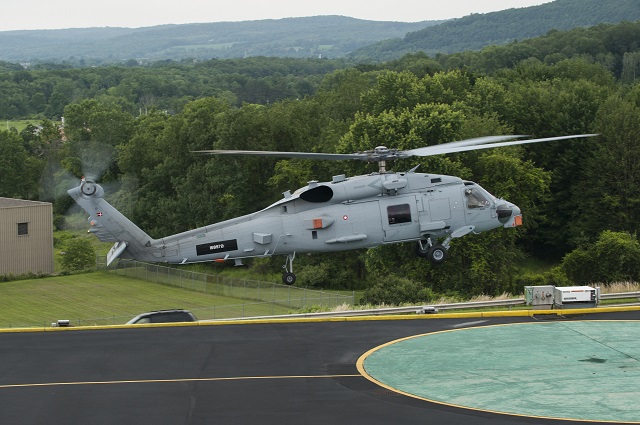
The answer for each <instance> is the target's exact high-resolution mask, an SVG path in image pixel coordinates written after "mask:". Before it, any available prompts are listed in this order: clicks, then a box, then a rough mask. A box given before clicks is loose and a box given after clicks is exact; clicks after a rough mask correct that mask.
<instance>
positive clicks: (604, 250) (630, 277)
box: [561, 230, 640, 285]
mask: <svg viewBox="0 0 640 425" xmlns="http://www.w3.org/2000/svg"><path fill="white" fill-rule="evenodd" d="M561 270H562V271H563V272H564V273H565V274H566V275H567V277H568V278H569V279H570V280H571V281H572V282H574V283H575V284H578V285H586V284H591V283H613V282H627V281H636V282H637V281H638V280H640V242H638V239H637V238H636V236H635V235H632V234H630V233H627V232H612V231H610V230H605V231H604V232H602V233H601V234H600V236H599V237H598V239H597V240H596V241H595V243H592V244H588V245H584V246H581V247H579V248H577V249H575V250H574V251H572V252H570V253H569V254H567V255H566V256H565V257H564V258H563V260H562V264H561Z"/></svg>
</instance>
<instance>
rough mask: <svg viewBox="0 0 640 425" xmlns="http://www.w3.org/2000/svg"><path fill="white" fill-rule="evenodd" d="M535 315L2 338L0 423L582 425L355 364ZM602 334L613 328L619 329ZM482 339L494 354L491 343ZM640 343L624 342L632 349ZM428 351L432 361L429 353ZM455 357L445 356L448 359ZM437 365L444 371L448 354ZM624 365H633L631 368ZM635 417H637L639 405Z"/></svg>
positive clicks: (630, 316)
mask: <svg viewBox="0 0 640 425" xmlns="http://www.w3.org/2000/svg"><path fill="white" fill-rule="evenodd" d="M638 319H640V313H639V312H637V311H632V312H624V313H604V314H590V315H582V316H578V317H572V318H571V320H572V321H579V322H584V323H586V324H585V325H581V326H583V327H584V329H588V328H589V323H588V322H590V321H601V320H616V321H635V320H638ZM540 320H544V321H554V322H561V321H566V320H567V319H564V318H562V317H557V318H556V317H545V318H542V319H541V318H536V317H495V318H486V319H481V320H478V319H468V318H464V319H459V318H456V319H443V318H441V319H434V318H429V319H418V320H384V319H383V318H377V319H375V320H362V321H326V322H311V323H309V322H300V323H298V322H287V323H262V324H248V323H247V324H227V325H211V326H202V325H200V326H185V327H159V328H157V327H151V328H145V327H140V328H126V329H120V328H116V329H87V330H79V329H76V330H67V331H57V332H43V331H39V332H16V333H13V332H11V333H3V332H1V331H0V424H7V425H9V424H11V425H13V424H17V425H21V424H25V425H26V424H29V425H38V424H65V425H70V424H83V425H84V424H119V425H125V424H136V425H146V424H154V425H158V424H168V425H169V424H170V425H176V424H214V423H215V424H251V425H255V424H323V425H326V424H328V423H339V424H367V425H375V424H385V425H386V424H390V423H398V424H400V423H401V424H421V425H424V424H469V425H474V424H478V425H480V424H483V425H484V424H487V425H488V424H499V425H508V424H541V423H552V424H569V423H581V422H580V421H576V420H558V419H548V418H545V417H530V416H528V415H527V414H525V415H518V414H504V413H494V412H492V411H491V410H492V409H486V410H485V409H484V408H480V409H476V408H467V407H460V405H458V404H455V403H451V404H449V403H439V402H434V401H430V400H429V397H423V398H416V397H412V396H409V395H407V394H405V393H403V391H402V390H397V389H396V388H395V387H393V386H391V385H389V386H382V385H380V384H379V383H378V382H375V379H374V380H372V379H371V377H370V376H369V377H368V376H364V375H363V374H362V373H361V371H359V370H358V367H357V363H358V360H359V359H361V357H362V356H363V354H365V353H367V352H369V351H371V350H375V349H376V347H380V346H383V345H385V344H387V343H389V342H392V341H396V340H399V339H402V338H407V337H413V336H416V335H425V334H432V333H435V332H441V331H447V330H456V331H459V330H464V329H470V328H476V327H477V328H486V327H489V326H492V325H502V324H516V323H523V324H533V323H538V322H539V321H540ZM594 323H595V322H594ZM499 328H500V327H497V328H496V329H499ZM514 328H515V327H514ZM606 332H615V327H613V328H612V330H611V329H610V330H607V331H606ZM452 334H458V335H461V334H459V333H458V332H452ZM485 341H486V347H487V348H489V347H491V341H490V340H485ZM579 343H580V342H578V344H579ZM638 343H639V342H638V341H632V342H631V344H632V345H633V344H635V347H637V344H638ZM442 344H443V343H442ZM442 344H441V343H440V342H438V345H442ZM455 344H456V345H454V346H449V348H447V349H448V350H451V352H452V353H453V352H463V351H464V350H465V347H467V348H469V347H470V348H473V350H472V351H473V352H477V351H478V345H479V344H478V343H477V342H475V341H474V339H473V338H468V339H467V338H462V339H458V340H457V341H456V343H455ZM481 348H482V347H481ZM423 349H424V348H423ZM424 350H425V353H424V354H425V356H427V355H428V354H429V351H430V349H429V348H427V349H424ZM480 351H481V350H480ZM596 354H597V353H596ZM454 360H455V357H454V356H451V360H450V361H454ZM438 362H440V363H441V364H442V366H443V368H444V367H445V366H446V367H447V368H449V369H451V364H448V363H449V360H447V358H446V356H444V357H442V356H441V357H439V360H438ZM593 363H594V364H595V363H597V362H593ZM636 363H638V359H636ZM631 366H633V367H635V365H634V364H633V361H631ZM431 368H432V370H433V369H437V365H436V366H435V367H434V366H431ZM383 369H384V368H383ZM420 379H422V380H423V381H424V382H425V383H428V384H429V386H430V387H434V386H438V384H440V383H443V382H444V381H443V380H444V379H447V378H439V377H437V374H435V373H433V374H431V373H430V372H429V370H423V374H422V375H421V377H420ZM441 379H442V380H441ZM603 379H606V378H604V377H603ZM594 382H595V384H593V385H599V384H598V381H594ZM602 382H603V384H604V383H606V382H605V381H602ZM483 391H488V390H487V389H486V388H485V387H478V389H477V393H478V395H479V396H481V395H482V393H483ZM522 394H525V396H526V392H524V393H519V395H518V397H522ZM487 410H488V411H487ZM542 416H547V415H542ZM629 417H631V418H633V412H632V413H631V416H629ZM637 419H638V422H640V410H638V418H637ZM631 422H633V420H632V421H631ZM590 423H598V422H596V421H590ZM603 423H604V422H603Z"/></svg>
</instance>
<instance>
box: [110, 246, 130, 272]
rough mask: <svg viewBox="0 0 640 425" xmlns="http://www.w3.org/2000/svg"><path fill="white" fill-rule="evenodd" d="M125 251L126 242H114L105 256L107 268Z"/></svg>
mask: <svg viewBox="0 0 640 425" xmlns="http://www.w3.org/2000/svg"><path fill="white" fill-rule="evenodd" d="M125 249H127V243H126V242H116V243H115V244H113V246H112V247H111V249H110V250H109V253H108V254H107V266H109V265H111V263H113V260H115V259H116V258H118V257H120V254H122V253H123V252H124V250H125Z"/></svg>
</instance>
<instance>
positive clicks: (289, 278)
mask: <svg viewBox="0 0 640 425" xmlns="http://www.w3.org/2000/svg"><path fill="white" fill-rule="evenodd" d="M282 281H283V282H284V283H285V284H287V285H293V284H294V283H296V275H295V274H293V273H291V272H285V273H283V274H282Z"/></svg>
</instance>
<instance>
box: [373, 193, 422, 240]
mask: <svg viewBox="0 0 640 425" xmlns="http://www.w3.org/2000/svg"><path fill="white" fill-rule="evenodd" d="M379 202H380V212H381V214H382V230H383V231H384V241H385V242H391V241H402V240H412V239H416V238H418V237H419V236H420V225H419V222H418V208H417V203H416V197H415V195H412V196H404V197H393V198H390V199H384V200H380V201H379Z"/></svg>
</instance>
